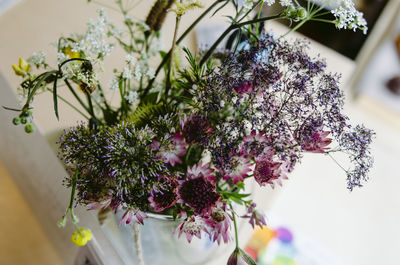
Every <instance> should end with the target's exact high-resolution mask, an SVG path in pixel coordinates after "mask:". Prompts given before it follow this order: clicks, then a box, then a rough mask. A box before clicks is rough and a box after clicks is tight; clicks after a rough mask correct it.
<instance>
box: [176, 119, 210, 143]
mask: <svg viewBox="0 0 400 265" xmlns="http://www.w3.org/2000/svg"><path fill="white" fill-rule="evenodd" d="M182 133H183V136H184V137H185V139H186V142H187V143H189V144H193V143H197V144H204V143H206V142H207V140H208V138H209V137H210V136H211V134H212V128H211V127H210V123H209V122H208V121H207V120H204V119H203V117H201V116H199V115H194V116H192V117H190V118H189V120H188V121H186V123H185V125H184V127H183V131H182Z"/></svg>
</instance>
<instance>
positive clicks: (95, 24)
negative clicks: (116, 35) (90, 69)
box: [71, 9, 114, 58]
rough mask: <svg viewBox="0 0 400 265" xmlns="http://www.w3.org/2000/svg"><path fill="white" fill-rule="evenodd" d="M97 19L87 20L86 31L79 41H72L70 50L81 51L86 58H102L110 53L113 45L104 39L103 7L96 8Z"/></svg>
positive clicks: (105, 31)
mask: <svg viewBox="0 0 400 265" xmlns="http://www.w3.org/2000/svg"><path fill="white" fill-rule="evenodd" d="M98 13H99V17H98V18H97V20H89V22H88V23H87V31H86V33H85V34H84V35H83V36H80V38H79V41H78V42H75V43H72V45H71V47H72V51H76V52H83V53H84V54H85V55H86V57H87V58H103V57H105V56H107V55H108V54H110V52H111V51H112V50H113V47H114V45H113V44H110V43H108V42H107V41H106V37H107V32H108V31H107V28H108V27H109V26H110V24H111V22H109V21H108V19H107V17H106V15H105V12H104V10H103V9H100V10H98Z"/></svg>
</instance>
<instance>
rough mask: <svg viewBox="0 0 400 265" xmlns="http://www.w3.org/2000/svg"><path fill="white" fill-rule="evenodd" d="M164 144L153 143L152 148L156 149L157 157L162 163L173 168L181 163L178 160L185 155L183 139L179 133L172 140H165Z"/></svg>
mask: <svg viewBox="0 0 400 265" xmlns="http://www.w3.org/2000/svg"><path fill="white" fill-rule="evenodd" d="M165 142H166V143H160V142H157V141H154V142H153V145H152V146H153V147H154V148H156V149H158V157H159V158H160V159H161V160H163V161H164V163H169V164H171V165H172V166H175V164H176V163H178V164H180V163H182V160H181V159H180V158H179V157H181V156H183V155H185V154H186V146H187V144H186V143H185V139H184V138H183V136H182V135H180V134H179V133H175V134H174V136H173V137H172V139H170V140H166V141H165Z"/></svg>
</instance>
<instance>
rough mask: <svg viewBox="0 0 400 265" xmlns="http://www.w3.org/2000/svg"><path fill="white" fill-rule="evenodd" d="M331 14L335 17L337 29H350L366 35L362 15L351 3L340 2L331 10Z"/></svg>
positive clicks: (349, 1)
mask: <svg viewBox="0 0 400 265" xmlns="http://www.w3.org/2000/svg"><path fill="white" fill-rule="evenodd" d="M331 13H332V14H333V15H334V16H335V18H336V20H335V25H336V27H337V28H338V29H342V28H344V29H347V28H348V29H352V30H354V31H356V30H357V29H360V30H362V31H363V32H364V34H366V33H367V30H368V27H367V21H366V20H365V19H364V16H363V13H361V12H360V11H358V10H357V9H356V8H355V5H354V3H353V1H351V0H341V1H340V4H339V5H338V6H337V8H335V9H333V10H332V11H331Z"/></svg>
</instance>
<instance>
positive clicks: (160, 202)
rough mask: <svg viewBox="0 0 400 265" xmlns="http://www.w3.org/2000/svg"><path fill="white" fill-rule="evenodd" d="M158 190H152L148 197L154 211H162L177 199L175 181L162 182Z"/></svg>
mask: <svg viewBox="0 0 400 265" xmlns="http://www.w3.org/2000/svg"><path fill="white" fill-rule="evenodd" d="M162 184H163V185H162V187H161V188H160V190H154V189H153V191H152V193H151V196H150V197H149V198H148V200H149V202H150V205H151V207H153V210H154V211H155V212H162V211H164V210H165V209H168V208H170V207H171V206H173V205H174V204H175V203H176V201H177V200H178V196H177V194H176V184H175V183H162Z"/></svg>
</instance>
